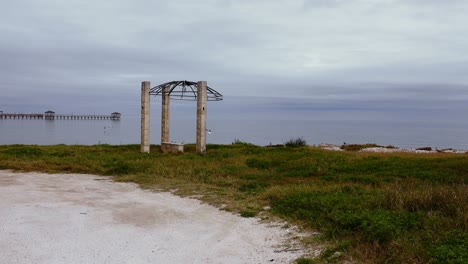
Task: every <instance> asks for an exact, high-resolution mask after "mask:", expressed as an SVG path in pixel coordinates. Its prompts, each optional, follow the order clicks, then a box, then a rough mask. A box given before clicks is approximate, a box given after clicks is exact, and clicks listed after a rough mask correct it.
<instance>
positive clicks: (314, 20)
mask: <svg viewBox="0 0 468 264" xmlns="http://www.w3.org/2000/svg"><path fill="white" fill-rule="evenodd" d="M467 14H468V0H200V1H189V0H158V1H156V0H112V1H111V0H100V1H96V0H93V1H91V0H40V1H39V0H15V1H3V2H2V4H1V8H0V108H2V109H5V108H7V109H8V108H10V109H12V108H15V106H17V105H23V106H24V105H27V104H29V105H30V104H33V103H36V104H39V102H44V104H43V105H41V106H43V107H49V108H50V107H51V108H54V107H55V105H54V102H56V101H58V100H68V101H67V103H68V104H70V105H73V104H74V103H76V102H78V101H80V100H81V101H80V102H85V101H86V100H89V102H94V103H96V104H97V103H98V101H99V100H102V99H103V98H106V102H107V103H114V104H125V103H126V101H128V100H132V102H133V101H135V102H136V103H137V104H138V103H139V102H138V100H139V93H140V83H141V81H144V80H148V81H151V82H152V84H153V85H157V84H160V83H164V82H167V81H171V80H182V79H186V80H192V81H197V80H206V81H208V85H209V86H211V87H212V88H214V89H216V90H218V91H219V92H220V93H222V94H223V95H224V96H225V98H229V97H234V96H271V97H292V98H294V97H297V98H302V99H304V98H312V99H324V100H358V99H359V100H400V99H401V100H403V99H404V100H408V99H414V100H436V101H437V100H449V101H458V102H460V101H462V102H463V101H465V102H468V27H467V25H468V15H467ZM92 98H94V99H92ZM91 104H92V103H91ZM2 105H3V107H2ZM2 109H0V110H2ZM54 109H56V108H54Z"/></svg>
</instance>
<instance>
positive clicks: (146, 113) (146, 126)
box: [141, 81, 151, 153]
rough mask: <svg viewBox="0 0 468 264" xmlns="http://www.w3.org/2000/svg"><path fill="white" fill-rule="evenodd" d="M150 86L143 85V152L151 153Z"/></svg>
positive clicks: (143, 83)
mask: <svg viewBox="0 0 468 264" xmlns="http://www.w3.org/2000/svg"><path fill="white" fill-rule="evenodd" d="M150 86H151V83H150V82H148V81H145V82H142V83H141V152H142V153H149V152H150Z"/></svg>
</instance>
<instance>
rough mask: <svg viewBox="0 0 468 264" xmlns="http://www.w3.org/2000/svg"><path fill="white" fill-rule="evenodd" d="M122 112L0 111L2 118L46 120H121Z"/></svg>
mask: <svg viewBox="0 0 468 264" xmlns="http://www.w3.org/2000/svg"><path fill="white" fill-rule="evenodd" d="M120 116H121V114H120V113H119V112H114V113H112V114H110V115H95V114H93V115H74V114H56V113H55V112H54V111H50V110H49V111H47V112H45V113H43V114H16V113H15V114H10V113H4V112H3V111H0V119H45V120H115V121H119V120H120Z"/></svg>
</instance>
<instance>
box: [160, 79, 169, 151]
mask: <svg viewBox="0 0 468 264" xmlns="http://www.w3.org/2000/svg"><path fill="white" fill-rule="evenodd" d="M170 88H171V87H170V86H169V85H168V86H166V87H164V88H163V91H162V109H161V144H162V143H164V142H170V136H169V131H170V130H169V129H170V115H169V106H170V98H169V92H170Z"/></svg>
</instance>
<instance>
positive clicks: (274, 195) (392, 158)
mask: <svg viewBox="0 0 468 264" xmlns="http://www.w3.org/2000/svg"><path fill="white" fill-rule="evenodd" d="M358 148H359V147H357V146H356V147H351V148H350V149H349V150H350V151H351V152H346V151H345V152H332V151H325V150H320V149H318V148H312V147H297V146H295V147H293V148H289V147H278V148H276V147H274V148H273V147H258V146H254V145H252V144H249V143H245V142H241V141H235V142H234V143H233V144H232V145H208V147H207V149H208V152H207V154H206V155H203V156H200V155H197V154H195V153H193V152H194V149H195V148H194V146H193V145H188V146H186V148H185V149H186V150H187V151H188V152H187V153H183V154H162V153H161V152H160V151H159V150H158V147H157V146H152V153H150V154H141V153H139V150H140V147H139V146H138V145H124V146H109V145H97V146H65V145H57V146H23V145H11V146H0V169H14V170H21V171H42V172H50V173H58V172H69V173H92V174H100V175H112V176H114V178H115V180H116V181H122V182H135V183H138V184H140V185H141V186H142V187H143V188H150V189H158V190H174V189H176V190H177V191H176V194H178V195H181V196H191V195H199V197H200V199H202V200H204V201H206V202H208V203H211V204H213V205H215V206H220V207H221V206H222V207H223V208H224V209H225V210H228V211H232V212H235V213H237V214H239V215H241V216H243V217H253V216H256V215H258V214H259V213H260V212H261V213H262V214H261V216H262V217H265V215H266V216H268V215H270V216H272V217H281V218H283V219H285V220H287V221H289V222H291V223H294V224H297V225H299V226H302V227H304V228H306V229H309V230H317V231H319V232H320V233H321V234H322V235H321V236H320V237H319V239H320V241H321V242H320V243H325V244H327V245H328V247H327V248H325V249H324V250H323V252H322V255H321V257H320V258H319V259H311V258H307V257H304V258H301V259H298V261H297V262H298V263H323V262H328V263H340V262H345V261H354V262H358V263H359V262H368V263H429V262H432V263H467V261H468V256H467V253H466V252H467V251H466V248H468V244H467V243H468V235H467V232H466V231H467V227H468V213H467V212H468V188H467V186H466V182H467V181H468V155H466V154H445V153H438V154H408V153H389V154H383V153H358V152H353V151H355V150H356V149H358ZM265 206H269V207H271V210H269V211H264V210H263V209H262V208H264V207H265Z"/></svg>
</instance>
